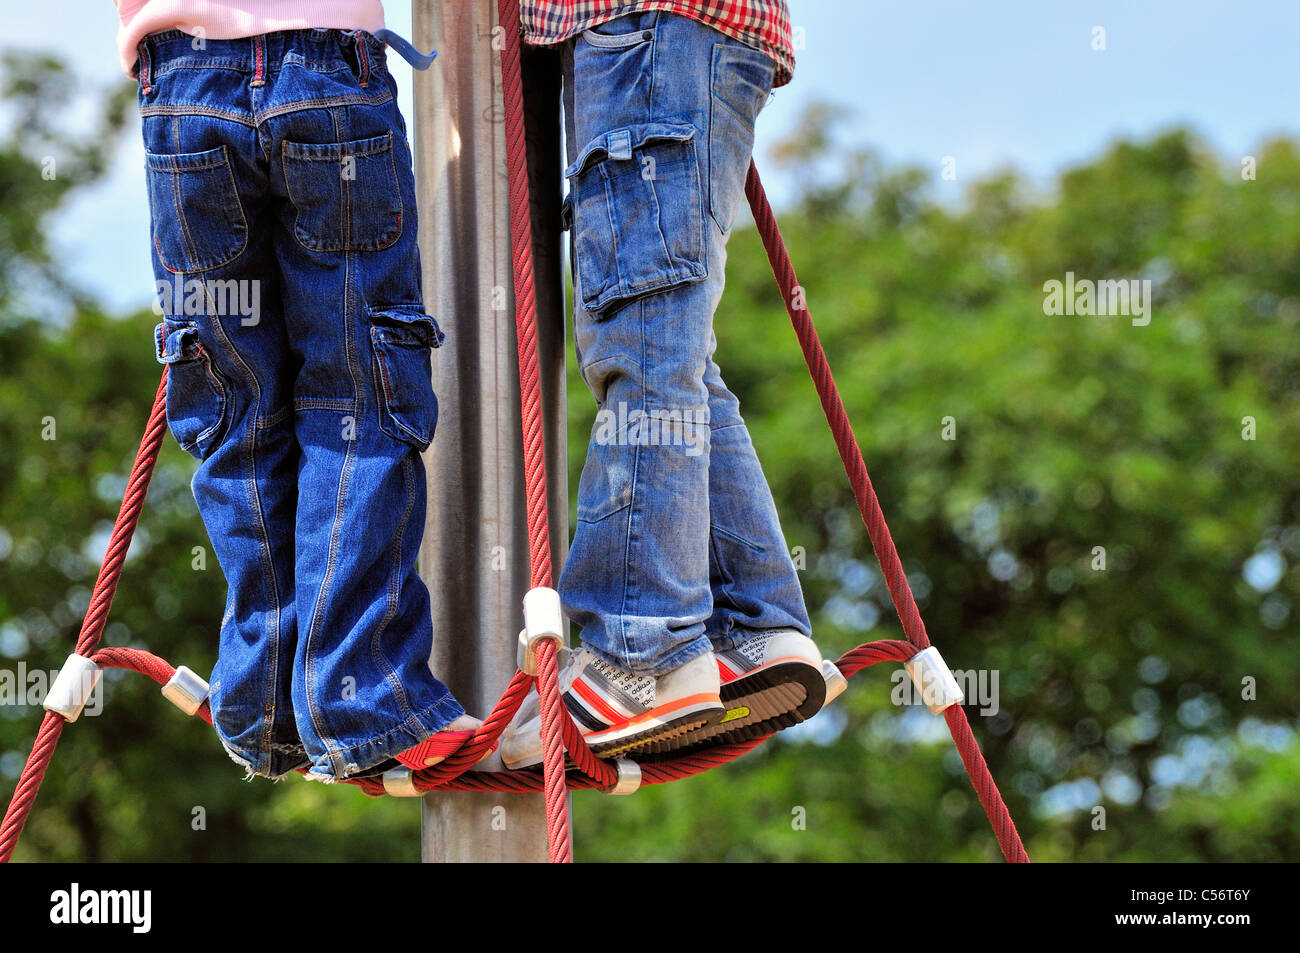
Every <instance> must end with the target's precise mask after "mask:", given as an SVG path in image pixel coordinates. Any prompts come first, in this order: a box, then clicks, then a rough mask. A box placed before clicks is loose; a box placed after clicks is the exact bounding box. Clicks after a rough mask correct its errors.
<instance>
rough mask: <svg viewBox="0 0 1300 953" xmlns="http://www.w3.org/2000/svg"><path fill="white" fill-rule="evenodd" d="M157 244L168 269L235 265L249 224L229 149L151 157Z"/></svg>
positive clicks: (149, 154) (147, 163) (151, 204)
mask: <svg viewBox="0 0 1300 953" xmlns="http://www.w3.org/2000/svg"><path fill="white" fill-rule="evenodd" d="M144 160H145V167H146V168H147V169H148V177H149V208H150V212H151V218H152V220H153V224H152V231H153V244H154V248H155V249H156V250H157V252H158V258H159V260H161V261H162V264H163V267H164V268H166V269H167V270H168V271H173V272H193V271H206V270H208V269H210V268H219V267H220V266H222V265H225V264H227V263H229V262H230V261H232V260H233V259H234V258H235V257H236V256H237V255H238V254H239V253H240V252H242V251H243V250H244V246H245V245H246V244H247V243H248V223H247V222H246V221H245V219H244V210H243V208H242V207H241V206H240V204H239V191H238V189H237V188H236V187H235V176H234V173H233V172H232V171H231V169H230V160H229V159H228V158H227V156H226V147H225V146H218V147H217V148H215V149H209V150H208V151H207V152H189V153H181V154H178V155H159V154H156V153H152V152H146V153H145V156H144Z"/></svg>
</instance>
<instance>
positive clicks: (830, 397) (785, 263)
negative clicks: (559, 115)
mask: <svg viewBox="0 0 1300 953" xmlns="http://www.w3.org/2000/svg"><path fill="white" fill-rule="evenodd" d="M745 194H746V195H747V196H748V197H749V207H750V209H751V210H753V213H754V224H755V225H756V226H757V227H758V234H759V236H760V237H761V238H762V239H763V247H764V248H765V249H766V250H767V260H768V261H769V262H770V263H771V265H772V274H773V275H775V276H776V283H777V286H778V287H779V288H780V289H781V297H782V299H784V301H785V310H786V312H787V313H788V314H789V315H790V322H791V323H792V324H793V325H794V333H795V336H796V337H798V338H799V347H800V348H802V349H803V356H804V361H805V362H806V363H807V364H808V372H809V373H810V374H812V379H813V384H814V385H815V386H816V388H817V396H818V398H819V399H820V400H821V403H822V410H823V411H825V412H826V421H827V423H829V424H830V428H831V433H832V434H833V435H834V437H835V446H836V448H837V449H838V450H839V452H840V460H841V461H843V463H844V472H845V473H847V474H848V477H849V483H850V484H852V486H853V496H854V498H855V499H856V500H857V503H858V512H859V513H861V514H862V522H863V523H864V524H865V525H866V527H867V535H868V536H870V537H871V546H872V548H873V549H874V550H875V552H876V561H877V562H879V563H880V571H881V572H882V573H883V574H884V577H885V584H886V585H887V586H888V587H889V596H890V598H891V599H893V601H894V608H895V609H896V610H897V611H898V618H899V620H900V621H901V622H902V624H903V634H904V635H906V636H907V641H908V642H910V643H911V644H912V645H913V646H914V647H915V651H918V652H919V651H920V650H921V649H924V648H926V647H928V646H929V644H930V638H929V636H928V635H926V632H925V623H924V622H923V621H922V620H921V610H920V609H918V608H917V606H916V599H915V598H914V597H913V596H912V587H911V586H910V585H909V584H908V581H907V573H906V572H904V571H903V562H902V560H901V559H899V558H898V550H897V549H896V548H895V547H894V539H893V537H892V536H890V534H889V527H888V526H887V525H886V524H885V513H884V511H883V510H882V509H881V508H880V500H879V499H877V498H876V490H875V488H874V487H873V486H872V485H871V477H869V476H868V475H867V465H866V463H865V462H864V461H863V459H862V448H861V447H859V446H858V438H857V437H856V436H854V434H853V424H852V423H851V422H850V421H849V415H848V411H846V410H845V409H844V402H843V401H842V400H840V392H839V388H838V387H836V386H835V377H834V375H833V374H832V373H831V365H830V362H829V361H828V360H827V359H826V351H825V350H823V348H822V344H821V340H820V338H818V336H817V328H816V327H815V326H814V325H813V321H812V314H811V312H809V310H808V302H807V295H806V293H805V292H804V289H803V288H802V286H800V284H799V278H798V276H796V275H795V273H794V265H793V264H791V262H790V253H789V252H788V251H786V247H785V241H784V239H782V237H781V230H780V229H779V228H778V227H777V224H776V216H775V215H774V214H773V213H772V206H771V204H770V203H769V202H768V201H767V193H766V192H764V191H763V183H762V182H761V181H760V180H759V178H758V168H757V167H756V166H755V165H754V163H753V161H751V162H750V163H749V174H748V175H747V176H746V177H745ZM944 718H945V719H946V720H947V722H948V730H949V731H950V732H951V733H952V740H953V742H954V743H955V744H956V745H957V750H958V752H960V754H961V760H962V763H963V764H964V765H965V766H966V773H967V774H969V775H970V780H971V785H972V786H973V787H974V788H975V793H976V794H977V795H978V796H979V799H980V803H981V804H982V805H984V813H985V814H987V815H988V818H989V823H990V824H992V825H993V832H994V833H995V834H996V835H997V838H998V845H999V846H1000V847H1001V848H1002V855H1003V856H1004V857H1006V859H1007V860H1009V861H1012V862H1016V863H1027V862H1028V861H1029V855H1028V854H1027V853H1026V852H1025V845H1024V844H1023V843H1022V842H1021V840H1020V832H1019V831H1017V830H1016V825H1015V822H1013V821H1012V820H1011V813H1010V811H1008V810H1007V806H1006V804H1005V803H1004V802H1003V800H1002V794H1001V793H1000V792H999V791H998V786H997V784H996V783H995V782H994V781H993V775H992V774H991V773H990V772H989V766H988V764H987V763H986V762H985V761H984V755H983V754H981V753H980V749H979V744H978V742H976V741H975V735H974V734H973V733H972V732H971V728H970V723H969V722H967V720H966V713H965V712H964V711H963V710H962V709H961V707H960V706H958V705H954V706H953V707H951V708H949V709H948V710H947V711H946V712H944Z"/></svg>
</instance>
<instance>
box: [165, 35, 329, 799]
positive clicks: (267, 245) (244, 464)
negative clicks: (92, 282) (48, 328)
mask: <svg viewBox="0 0 1300 953" xmlns="http://www.w3.org/2000/svg"><path fill="white" fill-rule="evenodd" d="M144 46H145V51H144V55H143V56H142V63H143V64H144V69H143V71H142V80H144V81H145V82H146V83H147V88H146V91H145V92H143V93H142V95H141V98H140V105H141V112H142V117H143V132H144V143H145V149H146V152H147V156H146V165H147V169H148V171H147V175H148V184H149V197H150V204H151V207H152V219H153V225H152V232H153V234H152V238H153V242H152V244H153V263H154V272H155V275H156V277H157V279H158V282H159V289H158V290H159V292H160V295H159V298H160V303H161V305H162V307H163V310H164V317H163V319H162V322H161V324H160V325H159V327H158V329H157V331H156V333H155V343H156V346H157V354H158V357H159V360H161V361H162V362H164V363H165V364H166V365H167V367H168V382H167V417H168V422H169V424H170V426H171V429H172V432H173V434H174V435H175V436H176V439H177V441H178V442H179V443H180V444H181V446H182V447H184V448H185V449H186V450H187V451H189V452H190V453H191V454H193V455H194V456H195V457H197V458H198V459H199V460H200V461H201V463H200V464H199V467H198V471H197V472H196V473H195V475H194V481H193V490H194V497H195V499H196V501H197V502H198V506H199V512H200V513H201V515H202V517H203V521H204V524H205V525H206V527H207V530H208V535H209V538H210V539H211V543H212V547H213V549H214V551H215V553H216V556H217V559H218V561H219V562H220V565H221V569H222V572H223V573H224V574H225V577H226V582H227V584H228V586H229V592H228V596H227V602H226V611H225V613H224V615H223V617H222V620H221V636H220V652H219V657H218V660H217V664H216V666H215V667H214V669H213V673H212V695H211V704H212V712H213V719H214V722H215V727H216V730H217V734H218V736H219V737H220V738H221V741H222V743H223V744H224V745H225V747H226V748H227V750H228V751H229V752H230V753H231V755H232V756H233V757H234V758H235V759H236V760H237V761H239V762H240V763H242V764H244V765H245V766H246V767H247V768H248V769H249V770H250V771H252V772H255V773H257V774H262V775H268V776H270V777H278V776H280V775H283V774H285V773H286V772H288V771H290V770H292V769H293V768H295V767H299V766H301V765H303V764H304V763H305V762H306V754H305V752H304V749H303V746H302V743H301V742H300V741H299V738H298V732H297V728H296V725H295V722H294V716H293V706H292V703H291V700H290V690H289V687H290V677H291V673H292V668H293V653H294V648H295V644H296V641H297V615H296V607H295V593H294V578H293V559H294V542H293V541H294V519H295V515H294V514H295V509H296V505H297V496H298V491H297V484H296V481H295V476H294V475H295V473H296V472H297V468H298V444H297V440H296V439H295V437H294V433H293V410H292V407H291V405H290V394H289V393H288V391H287V388H286V387H285V386H284V385H285V375H284V363H285V362H286V361H287V360H288V359H289V352H288V342H287V340H286V338H285V329H284V321H283V315H282V313H281V309H280V285H279V269H278V267H277V265H276V263H275V258H274V251H273V249H272V247H271V241H270V237H269V236H270V235H271V231H272V229H271V227H270V221H269V215H268V213H267V209H266V178H265V170H264V168H262V167H261V166H260V165H259V158H260V148H259V146H258V141H257V134H256V132H255V130H254V129H253V123H252V116H251V111H250V109H249V101H248V96H247V88H246V87H247V76H243V75H241V74H239V73H237V72H233V71H231V70H229V69H219V68H205V67H204V65H203V64H204V63H205V62H206V61H207V60H208V59H210V58H212V57H213V55H214V53H213V51H212V49H211V48H210V47H209V49H208V50H206V51H202V50H198V51H196V50H194V49H193V47H192V46H191V42H190V38H189V37H184V36H181V35H179V34H177V35H174V36H172V38H171V39H154V38H151V39H149V40H147V41H146V42H145V44H144ZM200 104H202V105H200ZM205 107H206V108H205Z"/></svg>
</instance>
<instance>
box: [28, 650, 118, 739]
mask: <svg viewBox="0 0 1300 953" xmlns="http://www.w3.org/2000/svg"><path fill="white" fill-rule="evenodd" d="M103 675H104V671H103V669H101V668H100V667H99V666H98V665H96V664H95V663H94V662H92V661H91V660H90V659H88V658H86V656H84V655H78V654H77V653H76V652H73V653H72V654H71V655H69V656H68V660H67V661H66V662H64V663H63V668H61V669H59V674H58V675H57V676H55V679H54V684H52V685H51V686H50V690H49V691H48V692H46V693H45V701H44V703H43V707H44V708H45V710H46V711H52V712H54V713H55V714H56V715H62V716H63V720H64V721H69V722H72V721H76V720H77V719H78V718H80V717H81V713H82V711H84V710H85V708H86V703H87V702H88V701H90V696H91V695H93V694H94V693H95V689H96V688H97V687H98V686H99V680H100V678H102V677H103Z"/></svg>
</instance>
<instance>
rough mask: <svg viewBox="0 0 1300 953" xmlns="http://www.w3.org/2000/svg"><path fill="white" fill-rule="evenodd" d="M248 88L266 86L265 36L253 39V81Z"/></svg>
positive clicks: (261, 34) (258, 35)
mask: <svg viewBox="0 0 1300 953" xmlns="http://www.w3.org/2000/svg"><path fill="white" fill-rule="evenodd" d="M249 85H250V86H265V85H266V34H264V33H259V34H257V36H255V37H253V81H252V82H251V83H249Z"/></svg>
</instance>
